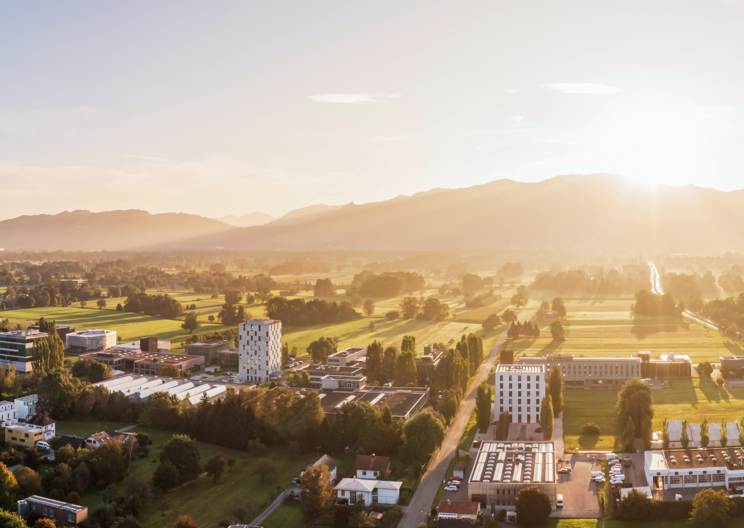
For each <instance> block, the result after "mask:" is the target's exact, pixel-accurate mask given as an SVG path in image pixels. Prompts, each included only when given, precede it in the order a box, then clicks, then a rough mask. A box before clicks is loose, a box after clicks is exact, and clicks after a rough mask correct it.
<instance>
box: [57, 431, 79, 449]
mask: <svg viewBox="0 0 744 528" xmlns="http://www.w3.org/2000/svg"><path fill="white" fill-rule="evenodd" d="M65 446H71V447H72V448H73V449H74V450H75V451H77V450H78V449H80V448H81V447H84V446H85V438H83V437H82V436H77V435H61V436H60V437H59V440H57V445H56V446H54V449H56V450H57V451H59V450H60V449H62V448H63V447H65Z"/></svg>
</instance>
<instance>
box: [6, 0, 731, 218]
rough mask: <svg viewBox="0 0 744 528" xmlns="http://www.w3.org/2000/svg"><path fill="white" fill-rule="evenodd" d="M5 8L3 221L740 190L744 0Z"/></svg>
mask: <svg viewBox="0 0 744 528" xmlns="http://www.w3.org/2000/svg"><path fill="white" fill-rule="evenodd" d="M43 6H44V7H43V9H39V5H38V4H27V3H26V4H4V5H3V6H0V28H1V29H2V32H0V43H2V49H3V51H2V52H0V53H2V58H3V61H2V64H3V66H2V71H3V80H4V81H5V82H4V83H2V84H1V85H0V96H1V97H2V99H1V100H2V103H0V179H1V180H0V181H2V184H3V190H4V196H5V203H4V208H3V212H2V213H0V217H1V218H3V219H5V218H13V217H16V216H19V215H23V214H41V213H48V214H56V213H59V212H61V211H65V210H68V211H72V210H76V209H87V210H91V211H104V210H115V209H142V210H147V211H149V212H152V213H162V212H187V213H192V214H199V215H202V216H206V217H210V218H220V217H223V216H227V215H236V216H242V215H244V214H246V213H250V212H253V211H262V212H265V213H268V214H270V215H272V216H274V217H278V216H281V215H282V214H285V213H286V212H288V211H291V210H294V209H297V208H301V207H305V206H309V205H314V204H319V203H324V204H329V205H339V204H346V203H349V202H355V203H366V202H375V201H381V200H386V199H390V198H393V197H395V196H398V195H411V194H414V193H417V192H422V191H426V190H429V189H432V188H460V187H468V186H472V185H477V184H482V183H486V182H490V181H493V180H498V179H505V178H506V179H512V180H515V181H526V182H531V181H541V180H545V179H548V178H551V177H554V176H557V175H561V174H592V173H612V174H619V175H623V176H625V177H628V178H631V179H634V180H636V181H641V182H645V183H661V184H667V185H674V186H683V185H687V184H695V185H698V186H701V187H712V188H716V189H720V190H726V191H727V190H733V189H740V188H742V187H744V179H742V178H741V176H740V174H742V171H744V152H741V151H740V149H738V148H737V147H738V143H739V141H738V140H737V138H739V137H740V136H741V134H742V131H744V113H742V111H741V110H742V108H744V91H743V90H741V89H740V86H741V84H742V82H743V81H744V77H743V76H742V66H741V61H740V60H739V57H738V50H739V49H742V48H744V34H742V32H741V31H740V28H741V26H742V23H744V1H740V0H723V1H714V2H701V1H681V2H680V1H676V2H671V1H660V2H653V3H648V2H624V3H621V4H617V3H609V2H585V1H584V2H582V1H573V2H571V1H567V2H561V3H560V4H555V3H552V2H547V1H538V2H532V3H507V2H496V3H493V2H485V1H483V2H474V3H469V4H467V6H466V7H463V6H461V5H453V4H451V3H445V2H428V3H426V4H401V3H398V2H384V1H381V2H374V3H373V2H357V3H335V2H324V1H318V2H312V3H307V2H298V1H287V2H272V3H269V4H244V3H240V2H224V3H222V4H221V5H220V9H219V10H215V9H213V8H212V6H207V5H205V4H201V3H197V2H175V1H165V2H160V3H158V4H155V5H153V4H151V3H145V2H132V3H127V4H115V5H103V4H95V3H90V2H81V1H78V2H70V3H65V4H64V5H62V4H52V3H47V4H43Z"/></svg>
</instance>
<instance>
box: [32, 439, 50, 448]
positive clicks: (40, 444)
mask: <svg viewBox="0 0 744 528" xmlns="http://www.w3.org/2000/svg"><path fill="white" fill-rule="evenodd" d="M34 445H35V446H36V447H41V448H42V449H49V444H47V443H46V442H44V441H42V440H37V441H36V443H35V444H34Z"/></svg>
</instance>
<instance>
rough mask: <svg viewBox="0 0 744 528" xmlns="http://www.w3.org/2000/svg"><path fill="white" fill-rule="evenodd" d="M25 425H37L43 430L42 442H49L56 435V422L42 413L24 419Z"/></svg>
mask: <svg viewBox="0 0 744 528" xmlns="http://www.w3.org/2000/svg"><path fill="white" fill-rule="evenodd" d="M26 423H27V424H31V425H37V426H39V427H41V428H42V429H44V440H45V441H47V442H48V441H49V440H51V439H52V438H54V436H55V435H56V431H55V429H56V427H57V422H55V421H54V420H52V419H51V418H49V416H47V415H46V414H44V413H38V414H34V415H33V416H30V417H29V418H27V419H26Z"/></svg>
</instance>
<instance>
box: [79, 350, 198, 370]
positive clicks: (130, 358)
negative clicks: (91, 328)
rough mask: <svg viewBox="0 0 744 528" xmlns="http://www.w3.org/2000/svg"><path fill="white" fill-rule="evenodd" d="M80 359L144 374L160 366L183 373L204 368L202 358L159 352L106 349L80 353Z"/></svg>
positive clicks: (114, 368)
mask: <svg viewBox="0 0 744 528" xmlns="http://www.w3.org/2000/svg"><path fill="white" fill-rule="evenodd" d="M80 357H81V359H91V360H93V361H97V362H99V363H103V364H104V365H107V366H109V367H111V369H112V370H120V371H122V372H133V373H134V374H141V375H144V376H148V375H156V374H157V372H158V369H160V367H166V366H172V367H176V368H177V369H178V371H179V372H180V373H181V374H183V373H184V372H186V371H187V370H188V371H189V372H191V373H192V374H193V373H194V372H200V371H202V370H203V369H204V358H203V357H201V356H187V355H185V354H160V353H158V352H154V353H152V352H139V351H134V352H121V351H117V350H113V349H111V350H106V351H103V352H91V353H89V354H81V356H80Z"/></svg>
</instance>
